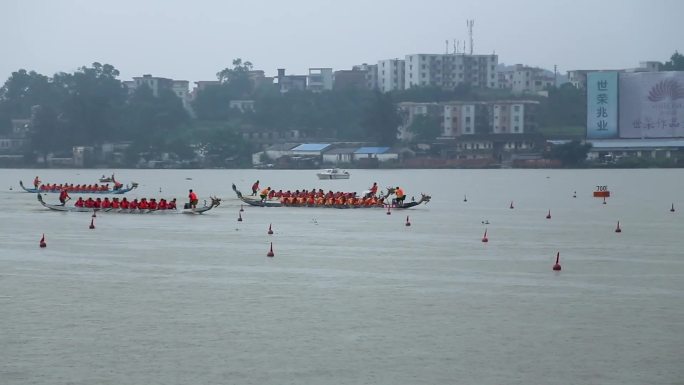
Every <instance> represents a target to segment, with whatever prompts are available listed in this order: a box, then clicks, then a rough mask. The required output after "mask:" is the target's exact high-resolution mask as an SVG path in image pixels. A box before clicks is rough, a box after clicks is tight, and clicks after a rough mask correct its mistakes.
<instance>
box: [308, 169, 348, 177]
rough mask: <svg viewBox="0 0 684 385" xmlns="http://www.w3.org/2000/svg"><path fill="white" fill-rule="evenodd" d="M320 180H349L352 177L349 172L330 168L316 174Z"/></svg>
mask: <svg viewBox="0 0 684 385" xmlns="http://www.w3.org/2000/svg"><path fill="white" fill-rule="evenodd" d="M316 175H317V176H318V179H349V177H350V175H349V172H347V171H340V169H338V168H328V169H325V170H323V171H320V172H318V173H316Z"/></svg>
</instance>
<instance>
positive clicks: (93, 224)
mask: <svg viewBox="0 0 684 385" xmlns="http://www.w3.org/2000/svg"><path fill="white" fill-rule="evenodd" d="M88 228H89V229H91V230H92V229H94V228H95V218H90V226H88Z"/></svg>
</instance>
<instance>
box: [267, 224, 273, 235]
mask: <svg viewBox="0 0 684 385" xmlns="http://www.w3.org/2000/svg"><path fill="white" fill-rule="evenodd" d="M268 235H273V229H271V224H270V223H269V224H268Z"/></svg>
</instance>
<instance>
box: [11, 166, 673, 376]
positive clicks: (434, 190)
mask: <svg viewBox="0 0 684 385" xmlns="http://www.w3.org/2000/svg"><path fill="white" fill-rule="evenodd" d="M110 172H111V170H7V169H4V170H0V383H1V384H11V385H14V384H79V385H80V384H83V385H85V384H165V385H168V384H447V383H449V384H451V383H454V384H455V383H459V384H492V385H499V384H526V385H529V384H539V385H547V384H635V385H636V384H682V381H684V369H683V368H684V366H682V357H684V251H683V250H684V217H683V215H684V170H610V171H600V170H577V171H574V170H573V171H565V170H529V171H528V170H472V171H471V170H351V175H352V177H351V179H349V180H341V181H318V180H317V179H316V177H315V171H313V170H307V171H276V170H196V171H195V170H118V171H117V177H118V178H120V179H121V181H122V182H124V183H128V182H130V181H136V182H139V183H140V188H138V189H137V190H135V191H133V192H132V193H131V194H128V196H129V197H166V198H172V197H177V198H179V199H183V200H184V199H185V197H186V196H187V191H188V189H189V188H193V189H195V191H197V192H198V193H199V195H200V204H201V203H202V201H203V200H204V199H207V200H208V196H209V195H217V196H219V197H221V198H223V202H222V204H221V206H220V207H218V208H216V209H214V210H211V211H209V212H208V213H206V214H204V215H123V214H106V213H101V214H99V215H98V216H97V218H95V225H96V228H95V229H94V230H89V229H88V225H89V224H90V220H91V217H90V215H89V214H88V213H58V212H52V211H49V210H47V209H44V208H43V207H42V206H40V204H39V203H38V202H37V200H36V197H35V195H34V194H29V193H24V192H20V191H19V190H20V189H19V184H18V182H19V180H20V179H22V180H24V182H27V183H28V184H30V183H31V181H32V180H33V177H35V176H36V175H40V177H41V179H42V180H43V181H47V182H57V183H59V182H72V183H94V182H95V181H96V180H97V178H98V177H99V176H101V175H102V174H103V173H104V174H109V173H110ZM256 179H259V180H260V181H261V185H262V186H271V187H274V188H276V189H280V188H283V189H293V190H294V189H302V188H306V189H311V188H314V187H316V188H324V189H326V190H327V189H333V190H348V191H362V190H365V189H366V188H368V187H369V186H370V185H371V184H372V182H374V181H377V182H378V183H379V184H380V185H381V186H389V185H395V186H396V185H399V186H401V187H403V188H404V190H406V192H407V194H408V196H409V199H410V197H411V196H415V198H416V199H418V197H419V193H420V192H426V193H429V194H431V195H432V197H433V198H432V201H431V202H430V203H429V204H428V205H425V206H420V207H418V208H414V209H411V210H406V211H399V210H396V211H393V212H392V213H391V215H387V214H386V212H385V211H384V210H382V209H357V210H340V209H316V208H257V207H245V211H244V212H243V213H242V217H243V218H244V221H242V222H238V221H237V217H238V213H239V209H240V201H238V200H237V199H236V198H235V195H234V194H233V192H232V190H231V187H230V186H231V183H232V182H234V183H236V184H237V185H238V187H239V188H240V189H241V190H242V191H243V192H244V191H246V190H249V188H250V186H251V184H252V183H253V182H254V180H256ZM596 185H607V186H608V188H609V189H610V190H611V193H612V195H613V196H612V197H611V198H609V199H608V201H607V204H605V205H603V204H602V202H601V200H600V199H596V198H593V197H592V191H593V190H595V189H596ZM160 189H161V192H160ZM574 191H576V192H577V198H573V197H572V196H573V192H574ZM464 196H466V197H467V202H464ZM56 198H57V196H56V194H48V195H46V200H48V201H53V202H54V201H56ZM511 201H513V202H514V207H515V208H514V209H509V205H510V203H511ZM672 203H674V205H675V209H678V210H677V211H676V212H674V213H672V212H670V211H669V209H670V205H671V204H672ZM549 210H551V215H552V218H551V219H545V216H546V214H547V212H548V211H549ZM407 215H409V216H410V221H411V223H412V226H410V227H406V226H404V224H405V222H406V216H407ZM483 221H489V224H488V225H485V224H483V223H482V222H483ZM617 221H620V225H621V227H622V229H623V232H622V233H620V234H616V233H615V232H614V229H615V227H616V224H617ZM269 224H272V226H273V229H274V231H275V234H274V235H272V236H269V235H267V233H266V231H267V229H268V226H269ZM485 228H486V229H487V231H488V236H489V240H490V241H489V243H487V244H485V243H482V242H481V241H480V240H481V238H482V235H483V233H484V231H485ZM43 233H45V236H46V239H47V245H48V246H47V248H46V249H40V248H39V247H38V241H39V239H40V237H41V234H43ZM271 241H272V242H273V247H274V251H275V258H267V257H266V252H267V251H268V249H269V245H270V242H271ZM556 252H560V255H561V264H562V266H563V270H562V272H561V273H554V272H552V271H551V266H552V265H553V263H554V260H555V255H556Z"/></svg>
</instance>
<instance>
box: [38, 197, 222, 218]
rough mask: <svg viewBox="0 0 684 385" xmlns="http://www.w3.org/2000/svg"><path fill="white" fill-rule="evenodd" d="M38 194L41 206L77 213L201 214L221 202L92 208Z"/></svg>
mask: <svg viewBox="0 0 684 385" xmlns="http://www.w3.org/2000/svg"><path fill="white" fill-rule="evenodd" d="M37 195H38V202H40V204H41V205H43V207H47V208H48V209H50V210H52V211H62V212H79V213H93V212H97V213H116V214H155V215H166V214H202V213H205V212H207V211H209V210H211V209H213V208H214V207H217V206H218V205H220V204H221V199H220V198H217V197H210V199H211V203H209V204H207V201H206V200H205V201H204V206H203V207H197V208H194V209H193V208H190V207H189V205H188V204H187V203H186V204H185V205H184V207H183V208H180V209H164V210H148V209H143V210H139V209H115V208H106V209H103V208H92V207H76V206H73V205H72V206H66V205H62V204H50V203H46V202H45V201H44V200H43V196H42V195H41V194H37Z"/></svg>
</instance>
